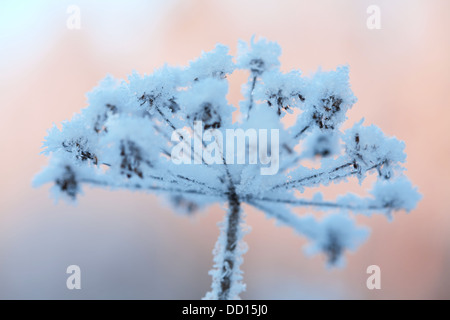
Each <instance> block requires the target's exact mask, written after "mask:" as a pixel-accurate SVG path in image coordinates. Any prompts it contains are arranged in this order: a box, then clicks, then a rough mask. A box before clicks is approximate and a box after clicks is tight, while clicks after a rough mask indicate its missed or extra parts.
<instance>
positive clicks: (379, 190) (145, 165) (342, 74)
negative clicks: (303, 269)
mask: <svg viewBox="0 0 450 320" xmlns="http://www.w3.org/2000/svg"><path fill="white" fill-rule="evenodd" d="M238 49H239V50H238V55H237V56H236V57H235V58H234V57H232V56H231V55H229V54H228V48H227V47H226V46H223V45H217V46H216V47H215V49H214V50H212V51H210V52H207V53H203V54H202V55H201V57H200V58H198V59H197V60H194V61H192V62H190V64H189V65H188V66H186V67H170V66H164V67H162V68H160V69H158V70H156V71H155V72H154V73H153V74H151V75H144V76H141V75H139V74H137V73H133V74H132V75H130V76H129V77H128V78H127V79H126V80H115V79H113V78H112V77H111V76H108V77H106V79H104V80H103V81H102V82H101V83H100V84H99V86H98V87H96V88H95V89H94V90H93V91H92V92H90V93H89V94H88V100H89V105H88V107H86V108H84V109H83V110H82V111H81V113H79V114H77V115H75V116H74V117H73V118H72V119H71V120H70V121H66V122H64V123H63V124H62V129H58V128H57V127H56V126H55V127H53V128H52V129H51V130H50V131H49V134H48V136H47V137H46V139H45V142H44V147H45V151H44V153H45V154H51V159H50V165H49V166H48V167H47V168H45V169H44V170H43V171H42V172H41V173H40V174H39V175H38V176H37V177H36V178H35V183H36V185H41V184H44V183H47V182H53V183H54V186H53V187H52V191H53V192H54V195H55V196H56V197H57V198H59V197H63V198H65V199H68V200H75V198H76V196H77V195H78V194H79V193H80V192H81V186H82V185H83V184H88V185H93V186H99V187H106V188H111V189H129V190H142V191H147V192H152V193H156V194H158V195H159V194H161V195H163V196H167V197H168V198H169V199H170V200H171V203H172V204H173V205H174V207H176V210H177V211H179V212H186V213H187V214H193V213H194V212H195V211H197V210H199V209H202V208H204V207H206V206H208V205H210V204H213V203H217V202H219V203H222V204H225V205H226V207H227V209H226V214H225V218H224V220H223V221H222V222H221V223H220V235H219V239H218V241H217V243H216V246H215V249H214V268H213V270H212V271H211V272H210V274H211V275H212V278H213V283H212V287H211V291H210V292H208V293H207V295H206V297H205V298H207V299H221V300H228V299H238V298H239V296H240V294H241V293H242V291H244V290H245V284H244V283H243V272H242V271H241V269H240V266H241V264H242V262H243V254H244V253H245V252H246V250H247V247H246V245H245V243H244V242H243V239H242V238H243V236H244V234H245V233H246V231H245V224H244V212H243V207H242V205H243V204H247V205H250V206H253V207H255V208H257V209H258V210H259V211H262V212H264V213H265V214H266V216H267V217H268V218H273V219H275V220H276V221H278V222H279V223H281V224H282V225H284V226H286V227H289V228H291V229H292V230H294V231H295V232H297V233H298V234H300V235H303V236H305V237H307V238H308V239H309V240H310V245H309V246H308V248H307V251H308V252H310V253H315V252H323V253H325V254H326V256H327V258H328V264H330V265H342V264H343V256H344V252H345V251H346V250H355V249H356V248H357V247H358V246H359V245H360V244H361V243H362V242H363V241H364V240H365V239H366V238H367V236H368V231H367V228H364V227H359V226H357V225H356V224H355V222H354V215H355V214H365V215H371V214H373V213H381V214H385V215H386V216H387V217H389V218H392V213H393V212H394V211H399V210H406V211H410V210H412V209H414V208H415V206H416V204H417V202H418V201H419V200H420V198H421V196H420V194H419V193H418V192H417V189H416V188H415V187H413V186H412V184H411V182H410V181H409V180H408V179H407V178H406V176H405V175H404V167H403V166H402V165H403V164H404V162H405V161H406V155H405V153H404V152H403V149H404V147H405V146H404V143H403V142H401V141H399V140H397V139H396V138H393V137H386V136H385V135H384V134H383V132H382V131H381V130H380V129H379V128H378V127H376V126H374V125H370V126H365V125H363V121H360V122H357V123H356V124H354V125H353V127H351V128H350V129H348V130H345V131H342V130H341V129H340V128H341V125H342V123H343V122H344V121H345V120H346V119H347V118H346V112H347V111H348V110H349V109H350V108H351V107H352V106H353V104H354V103H355V102H356V98H355V96H354V95H353V92H352V91H351V89H350V85H349V75H348V72H349V70H348V67H347V66H340V67H338V68H337V69H336V70H334V71H322V70H320V69H319V70H318V71H317V72H316V73H314V74H312V75H310V76H303V75H302V73H301V72H300V71H298V70H294V71H291V72H287V73H286V72H282V71H280V63H279V60H278V58H279V56H280V54H281V49H280V47H279V46H278V45H277V44H276V43H273V42H269V41H267V40H265V39H259V40H258V41H256V40H255V39H254V38H252V40H251V41H250V43H245V42H240V43H239V48H238ZM236 69H241V70H247V71H248V75H249V78H248V81H247V83H245V84H244V85H243V88H242V93H243V96H244V99H243V100H242V101H241V102H240V104H239V107H238V108H236V107H233V106H232V105H230V104H229V103H228V101H227V99H226V95H227V94H228V82H227V76H228V75H230V74H231V73H233V72H234V70H236ZM294 110H298V112H296V113H293V111H294ZM233 112H237V113H238V115H239V117H238V118H239V119H238V120H237V121H234V122H233V120H232V114H233ZM286 114H290V115H289V116H290V117H296V122H295V124H294V125H292V126H288V127H287V126H285V125H283V123H282V121H281V120H282V118H283V117H284V116H286ZM196 123H201V124H202V126H203V128H202V129H203V130H205V131H208V130H215V131H214V132H216V133H218V132H219V133H221V134H223V136H225V132H226V130H227V129H243V130H247V129H251V128H257V129H267V130H271V129H276V130H278V131H277V132H279V141H278V142H279V158H278V160H277V161H279V163H277V165H278V166H279V171H278V172H277V174H274V175H262V174H261V173H260V172H261V171H260V169H261V168H263V167H265V166H266V164H264V163H262V162H258V163H256V164H249V163H244V164H238V163H237V161H227V157H226V155H225V154H220V155H219V158H221V159H222V160H223V161H222V163H207V162H206V161H205V152H206V151H207V150H209V148H211V146H212V147H215V146H217V145H218V143H219V141H217V140H215V139H212V140H211V141H204V140H203V141H201V143H200V144H199V145H196V146H194V145H192V143H190V141H189V140H188V139H186V137H187V136H188V134H187V135H186V136H184V134H181V133H180V131H179V130H178V129H181V128H185V129H186V131H187V133H189V134H190V133H192V132H189V129H188V128H193V127H194V125H195V124H196ZM211 132H213V131H211ZM194 140H195V139H194ZM268 141H269V142H268V143H269V144H270V143H272V142H270V140H268ZM176 144H182V145H183V146H185V148H186V149H185V151H186V150H187V151H189V152H188V153H190V155H191V156H192V158H193V159H194V163H192V162H191V163H187V162H186V163H185V162H182V161H181V163H180V161H178V162H176V161H174V153H173V148H174V146H175V145H176ZM194 144H195V142H194ZM246 147H248V148H249V150H250V149H252V148H253V149H255V148H256V149H257V146H255V145H251V142H250V141H249V142H247V144H246ZM226 152H229V150H226ZM215 156H218V155H217V154H216V155H215ZM178 160H180V159H178ZM232 160H235V159H234V158H232ZM311 160H312V161H314V163H316V164H317V165H316V166H315V167H311V166H308V165H307V163H311ZM371 174H374V175H376V176H377V180H376V182H375V183H374V185H373V188H372V190H371V191H370V192H369V194H368V195H367V196H357V195H355V194H351V193H350V194H347V195H344V196H340V197H338V198H337V199H334V200H333V199H327V200H324V199H323V197H322V196H321V194H320V193H318V194H316V195H315V196H314V197H313V198H312V199H307V198H305V197H299V196H298V194H299V192H300V194H301V193H303V191H304V190H305V189H306V188H311V187H317V186H326V185H329V184H330V183H338V182H342V181H347V180H348V179H353V178H356V179H358V180H359V182H360V183H361V182H362V181H363V180H364V179H365V177H366V176H368V175H371ZM298 207H304V208H310V209H311V210H316V211H327V212H328V213H327V214H326V215H325V216H324V217H322V218H321V219H317V218H316V217H315V216H314V215H312V214H306V215H299V214H297V213H295V212H294V209H295V208H298Z"/></svg>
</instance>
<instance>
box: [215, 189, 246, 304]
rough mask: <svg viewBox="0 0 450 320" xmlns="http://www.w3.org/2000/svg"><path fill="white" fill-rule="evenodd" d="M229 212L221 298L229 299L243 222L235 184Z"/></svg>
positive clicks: (219, 296) (230, 194)
mask: <svg viewBox="0 0 450 320" xmlns="http://www.w3.org/2000/svg"><path fill="white" fill-rule="evenodd" d="M228 204H229V212H228V215H227V222H226V227H225V230H224V231H225V236H226V237H225V250H224V254H223V262H222V266H221V271H222V274H223V278H222V280H221V282H220V291H219V292H218V299H219V300H228V298H229V293H230V289H231V287H232V284H233V283H232V282H233V276H234V271H235V270H234V269H235V263H236V259H235V258H236V247H237V245H238V242H239V233H240V230H239V225H240V222H241V203H240V201H239V197H238V196H237V194H236V190H235V189H234V186H232V185H231V186H230V188H229V194H228Z"/></svg>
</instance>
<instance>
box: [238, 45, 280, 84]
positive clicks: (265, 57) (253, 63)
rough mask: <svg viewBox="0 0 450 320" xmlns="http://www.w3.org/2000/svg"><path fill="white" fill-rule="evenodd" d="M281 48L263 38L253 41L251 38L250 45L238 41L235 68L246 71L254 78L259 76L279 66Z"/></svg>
mask: <svg viewBox="0 0 450 320" xmlns="http://www.w3.org/2000/svg"><path fill="white" fill-rule="evenodd" d="M280 55H281V48H280V46H279V45H278V44H277V43H276V42H270V41H268V40H266V39H264V38H260V39H259V40H258V41H255V37H254V36H253V37H252V38H251V40H250V44H248V43H247V42H244V41H239V44H238V56H237V66H238V68H240V69H248V70H250V71H251V73H252V74H253V75H255V76H260V75H261V74H263V73H264V72H265V71H267V70H272V69H274V68H278V67H279V66H280V62H279V60H278V57H279V56H280Z"/></svg>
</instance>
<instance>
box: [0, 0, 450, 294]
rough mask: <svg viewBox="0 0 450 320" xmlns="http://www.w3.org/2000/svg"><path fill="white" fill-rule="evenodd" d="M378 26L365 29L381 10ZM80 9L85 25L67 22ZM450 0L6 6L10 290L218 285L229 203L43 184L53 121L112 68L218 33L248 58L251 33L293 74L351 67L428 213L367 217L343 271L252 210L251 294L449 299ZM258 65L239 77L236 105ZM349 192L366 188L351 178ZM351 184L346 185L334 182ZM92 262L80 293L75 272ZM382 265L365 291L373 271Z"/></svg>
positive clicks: (1, 70) (190, 47)
mask: <svg viewBox="0 0 450 320" xmlns="http://www.w3.org/2000/svg"><path fill="white" fill-rule="evenodd" d="M373 4H375V5H378V6H379V7H380V9H381V29H380V30H369V29H368V28H367V25H366V21H367V18H368V17H369V14H368V13H367V12H366V10H367V8H368V6H369V5H373ZM70 5H76V6H77V7H78V8H79V10H80V11H79V12H80V29H70V28H68V27H67V20H68V19H69V18H70V16H71V13H73V12H72V11H71V13H68V12H67V10H68V8H69V6H70ZM449 12H450V2H449V1H447V0H426V1H425V0H398V1H388V0H370V1H366V0H341V1H334V0H315V1H312V0H310V1H301V0H292V1H287V0H274V1H263V0H246V1H242V0H241V1H237V0H226V1H225V0H221V1H219V0H165V1H162V0H161V1H135V0H128V1H110V0H109V1H106V0H105V1H95V2H94V1H88V0H84V1H83V0H78V1H77V0H71V1H56V0H55V1H44V0H40V1H32V0H29V1H25V0H24V1H13V0H2V1H1V2H0V110H1V113H0V150H1V151H0V152H1V157H0V163H1V166H0V298H2V299H49V298H54V299H55V298H56V299H81V298H84V299H95V298H104V299H119V298H122V299H128V298H130V299H131V298H135V299H140V298H145V299H198V298H201V297H203V296H204V294H205V293H206V291H208V290H209V287H210V283H211V279H210V276H209V275H208V274H207V272H208V270H210V269H211V267H212V253H211V252H212V249H213V247H214V243H215V241H216V238H217V236H218V232H219V231H218V228H217V226H216V223H217V222H218V221H220V220H221V219H222V216H223V208H221V207H220V206H219V205H217V206H213V207H211V208H208V209H207V210H205V211H203V212H201V213H199V214H198V215H196V216H194V217H183V216H180V215H178V214H177V213H176V212H173V210H172V209H171V207H169V206H167V205H166V203H165V202H164V200H161V199H159V198H158V197H156V196H154V195H148V194H141V193H131V192H127V191H114V192H111V191H106V190H99V189H91V188H89V187H85V188H84V191H85V195H84V196H82V197H80V199H79V201H78V204H77V205H76V206H73V205H70V204H66V203H64V202H60V203H58V204H55V203H54V201H53V200H52V199H51V198H50V194H49V187H50V186H49V185H48V186H46V187H43V188H39V189H33V188H32V187H31V180H32V178H33V176H34V174H36V173H37V172H38V171H39V170H41V168H42V167H43V166H45V165H46V163H47V161H48V159H47V158H46V157H44V156H42V155H39V152H40V151H41V149H40V147H41V143H42V141H43V138H44V136H45V135H46V130H47V129H48V128H50V127H51V126H52V124H53V123H60V122H61V121H62V120H65V119H69V118H70V117H71V116H72V115H73V114H74V113H75V112H78V111H79V110H80V109H81V108H83V107H85V106H86V104H87V102H86V98H85V93H86V92H88V91H90V90H91V89H92V88H93V87H94V86H95V85H96V84H97V83H98V81H99V80H101V79H102V78H103V77H104V76H105V75H106V74H108V73H109V74H112V75H113V76H115V77H118V78H123V77H125V76H126V75H127V74H130V73H131V71H132V70H137V71H138V72H140V73H150V72H152V70H153V69H154V68H157V67H160V66H162V65H163V64H164V63H169V64H171V65H185V64H187V63H188V62H189V61H190V60H192V59H194V58H196V57H197V56H199V55H200V53H201V52H202V51H208V50H211V49H213V48H214V46H215V44H216V43H218V42H220V43H223V44H226V45H228V46H230V48H231V52H232V53H233V54H234V53H236V47H237V41H238V39H243V40H247V41H248V40H249V39H250V37H251V36H252V35H253V34H254V35H257V36H263V37H266V38H268V39H270V40H273V41H277V42H278V43H279V44H280V45H281V47H282V49H283V54H282V57H281V63H282V70H284V71H289V70H291V69H293V68H300V69H301V70H302V71H303V72H304V73H306V74H308V73H311V72H314V71H315V70H316V69H317V68H318V67H319V66H322V67H323V68H324V69H326V70H329V69H334V68H335V67H336V66H338V65H339V64H345V63H348V64H349V65H350V70H351V73H350V77H351V84H352V89H353V91H354V93H355V95H356V96H357V97H358V99H359V100H358V102H357V104H356V105H355V106H354V107H353V109H352V110H351V111H350V112H349V114H348V116H349V120H348V122H347V125H346V126H350V125H351V124H352V123H354V122H355V121H357V120H359V119H360V118H361V117H363V116H364V117H365V118H366V122H365V123H366V124H372V123H374V124H376V125H378V126H379V127H381V129H382V130H383V131H384V132H385V133H386V134H388V135H395V136H396V137H397V138H399V139H401V140H404V141H405V142H406V153H407V154H408V160H407V164H406V167H407V169H408V172H407V175H408V176H409V177H410V179H411V180H412V181H413V183H414V184H415V185H417V186H418V187H419V191H420V192H421V193H422V195H423V199H422V201H421V202H420V203H419V205H418V208H417V209H416V210H414V211H413V212H411V213H410V214H406V213H404V212H401V213H398V214H396V215H395V217H394V220H393V221H392V222H389V221H388V220H387V219H386V218H384V217H382V216H374V217H372V218H367V217H359V218H358V221H359V222H361V224H366V225H368V226H369V227H370V228H371V230H372V233H371V237H370V238H369V240H368V241H367V242H366V243H365V244H364V245H363V246H362V247H361V248H360V250H359V251H358V252H356V253H354V254H349V255H348V256H347V266H346V267H345V268H343V269H333V270H328V269H327V268H326V267H325V264H324V258H323V257H321V256H315V257H306V256H305V255H304V254H303V251H302V247H303V246H304V245H305V243H306V241H305V239H302V238H300V237H298V236H297V235H295V234H294V233H293V232H291V231H290V230H288V229H287V228H284V227H277V226H275V224H274V223H273V221H271V220H267V219H266V218H265V217H264V215H263V214H262V213H261V212H259V211H257V210H254V209H252V208H249V207H246V208H245V211H246V214H247V222H248V224H249V225H250V226H251V227H252V231H251V233H250V234H248V235H247V236H246V238H245V240H246V242H247V244H248V245H249V247H250V250H249V251H248V253H247V254H246V255H245V257H244V259H245V261H244V265H243V270H244V272H245V282H246V283H247V291H246V292H245V293H244V294H242V298H244V299H449V298H450V215H449V213H450V194H449V188H448V181H449V180H450V169H449V168H450V166H449V167H447V165H448V161H449V156H450V135H449V133H448V128H449V120H448V119H449V117H450V109H449V102H450V98H449V97H450V95H449V94H448V90H449V85H450V60H449V57H450V41H449V37H448V33H449V31H450V19H448V14H449ZM245 80H246V75H245V74H243V73H239V72H238V73H237V74H236V75H233V76H232V77H230V81H231V87H230V94H229V98H230V101H232V102H233V103H235V104H236V103H237V102H238V101H239V99H240V97H241V95H240V84H241V83H242V82H243V81H245ZM348 187H349V188H350V189H352V188H354V186H351V185H350V186H348ZM333 188H335V189H334V190H333V191H332V193H342V192H345V191H346V190H347V189H348V188H347V186H346V185H343V186H339V187H333ZM72 264H76V265H79V266H80V268H81V285H82V289H81V290H68V289H67V288H66V279H67V277H68V275H67V274H66V268H67V266H69V265H72ZM372 264H376V265H378V266H380V268H381V290H373V291H371V290H368V289H367V287H366V279H367V277H368V275H367V274H366V268H367V267H368V266H369V265H372Z"/></svg>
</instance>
